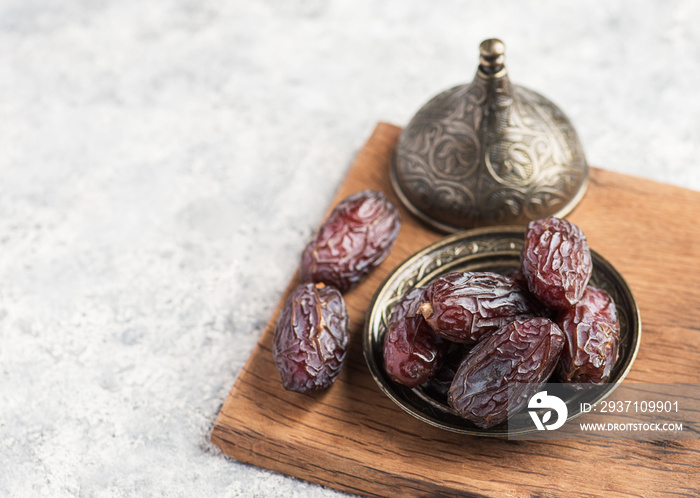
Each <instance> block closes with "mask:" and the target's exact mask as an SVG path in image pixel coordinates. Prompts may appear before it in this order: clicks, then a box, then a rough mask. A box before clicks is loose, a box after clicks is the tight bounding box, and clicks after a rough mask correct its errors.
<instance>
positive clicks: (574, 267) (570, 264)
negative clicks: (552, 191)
mask: <svg viewBox="0 0 700 498" xmlns="http://www.w3.org/2000/svg"><path fill="white" fill-rule="evenodd" d="M521 261H522V267H523V274H524V275H525V279H526V280H527V285H528V287H529V289H530V292H532V293H533V294H534V295H535V297H537V299H539V300H540V301H542V302H543V303H544V304H545V305H547V306H548V307H550V308H553V309H567V308H570V307H571V306H573V305H574V304H576V303H577V302H578V301H579V299H581V296H582V295H583V291H584V290H585V289H586V285H587V284H588V280H589V279H590V277H591V272H592V271H593V261H592V259H591V252H590V248H589V247H588V241H587V240H586V236H585V235H584V234H583V232H582V231H581V229H580V228H579V227H578V226H576V225H574V224H573V223H571V222H569V221H567V220H564V219H561V218H554V217H550V218H544V219H541V220H535V221H531V222H530V223H529V224H528V226H527V231H526V232H525V245H524V247H523V252H522V257H521Z"/></svg>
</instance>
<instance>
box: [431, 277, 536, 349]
mask: <svg viewBox="0 0 700 498" xmlns="http://www.w3.org/2000/svg"><path fill="white" fill-rule="evenodd" d="M423 301H424V302H423V304H421V306H420V308H419V311H420V313H421V314H422V315H423V316H424V317H425V319H426V321H427V322H428V323H429V324H430V326H431V327H432V328H433V330H434V331H435V333H436V334H438V335H439V336H441V337H444V338H445V339H447V340H449V341H452V342H459V343H463V344H476V343H477V342H479V341H480V340H481V339H482V338H483V337H485V336H487V335H488V334H490V333H491V332H494V331H496V330H498V329H499V328H501V327H502V326H504V325H506V324H507V323H509V322H512V321H513V320H516V319H518V318H530V317H533V316H535V315H537V314H539V313H540V312H541V311H542V307H541V305H540V304H539V303H538V302H537V301H536V300H534V299H532V298H531V297H530V296H529V295H528V293H526V292H525V291H523V289H522V288H521V287H520V286H519V285H518V284H517V283H516V282H515V281H514V280H513V279H511V278H508V277H505V276H503V275H499V274H497V273H490V272H453V273H448V274H446V275H443V276H442V277H439V278H437V279H435V280H433V281H432V282H431V283H430V284H428V286H427V287H426V288H425V291H424V293H423Z"/></svg>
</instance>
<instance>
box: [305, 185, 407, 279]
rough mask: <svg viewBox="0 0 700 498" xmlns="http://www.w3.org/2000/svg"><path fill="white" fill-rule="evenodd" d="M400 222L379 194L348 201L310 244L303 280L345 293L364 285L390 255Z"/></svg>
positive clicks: (367, 193)
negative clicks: (361, 283) (326, 285)
mask: <svg viewBox="0 0 700 498" xmlns="http://www.w3.org/2000/svg"><path fill="white" fill-rule="evenodd" d="M400 227H401V222H400V220H399V213H398V211H397V209H396V207H395V206H394V205H393V204H392V203H391V202H390V201H389V200H388V199H387V198H386V196H385V195H384V194H382V193H381V192H378V191H373V190H365V191H362V192H358V193H356V194H353V195H351V196H349V197H347V198H346V199H345V200H343V201H342V202H341V203H340V204H338V206H336V208H335V209H334V210H333V211H332V212H331V214H330V216H329V217H328V219H327V220H326V221H325V222H324V224H323V225H321V227H320V228H319V230H318V232H316V234H315V236H314V237H313V239H312V240H311V241H310V242H309V243H308V244H307V246H306V248H305V249H304V251H303V253H302V256H301V278H302V280H303V281H305V282H323V283H325V284H328V285H332V286H334V287H336V288H337V289H338V290H339V291H340V292H345V291H347V290H349V289H351V288H352V287H354V286H355V285H357V284H358V283H359V282H360V281H362V280H363V279H364V278H365V277H366V276H367V275H368V274H369V273H370V272H371V271H372V270H373V269H374V268H376V267H377V266H378V265H379V264H380V263H381V262H382V261H384V259H385V258H386V256H387V255H388V254H389V251H391V248H392V247H393V245H394V242H395V241H396V237H397V236H398V233H399V229H400Z"/></svg>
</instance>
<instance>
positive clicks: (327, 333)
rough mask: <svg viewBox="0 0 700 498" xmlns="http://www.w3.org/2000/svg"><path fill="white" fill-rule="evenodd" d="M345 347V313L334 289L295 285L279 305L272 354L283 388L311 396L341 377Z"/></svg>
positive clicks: (338, 294) (346, 320) (346, 336)
mask: <svg viewBox="0 0 700 498" xmlns="http://www.w3.org/2000/svg"><path fill="white" fill-rule="evenodd" d="M347 346H348V311H347V308H346V306H345V301H344V300H343V296H342V295H341V294H340V292H339V291H338V290H337V289H334V288H333V287H330V286H326V285H324V284H322V283H318V284H312V283H306V284H301V285H299V286H297V287H296V288H295V289H294V290H293V291H292V292H291V293H290V295H289V297H288V298H287V300H286V301H285V302H284V305H283V306H282V310H281V311H280V315H279V318H278V320H277V330H276V331H275V338H274V342H273V346H272V355H273V357H274V360H275V364H276V365H277V369H278V370H279V372H280V375H281V376H282V384H283V385H284V387H285V389H288V390H290V391H297V392H300V393H310V392H313V391H318V390H321V389H326V388H327V387H329V386H330V385H331V384H333V382H334V381H335V379H336V378H337V377H338V375H339V374H340V370H341V368H342V366H343V362H344V361H345V354H346V351H347Z"/></svg>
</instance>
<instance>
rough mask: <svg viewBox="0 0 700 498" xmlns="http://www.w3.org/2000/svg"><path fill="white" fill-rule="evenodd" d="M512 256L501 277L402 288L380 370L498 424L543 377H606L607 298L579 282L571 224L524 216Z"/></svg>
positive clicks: (609, 343) (585, 257)
mask: <svg viewBox="0 0 700 498" xmlns="http://www.w3.org/2000/svg"><path fill="white" fill-rule="evenodd" d="M520 262H521V267H520V268H519V269H518V270H517V271H515V272H514V273H513V274H511V275H500V274H497V273H491V272H454V273H448V274H445V275H443V276H441V277H439V278H437V279H435V280H433V281H432V282H430V283H429V284H428V285H427V286H426V287H424V288H415V289H412V290H411V291H409V292H408V293H407V294H406V295H404V296H403V298H402V299H401V300H400V302H398V303H397V305H396V306H395V308H394V309H393V311H392V313H391V316H390V317H389V321H388V326H387V331H386V333H385V336H384V349H383V353H384V367H385V370H386V372H387V374H388V375H389V377H390V378H391V379H392V380H394V381H395V382H398V383H401V384H403V385H405V386H407V387H410V388H413V387H416V386H419V385H421V384H424V385H425V388H426V389H427V390H429V391H432V392H434V393H437V394H438V395H440V396H443V397H446V399H447V403H448V404H449V405H450V406H451V407H452V408H453V409H454V410H455V411H456V412H457V413H458V414H459V415H460V416H461V417H463V418H465V419H467V420H469V421H471V422H472V423H474V424H475V425H477V426H478V427H481V428H489V427H493V426H495V425H497V424H500V423H502V422H504V421H505V420H506V419H507V418H508V416H509V414H513V413H516V412H518V411H519V410H520V409H521V408H523V406H524V405H525V403H527V401H528V399H529V398H530V397H531V396H532V395H534V394H535V393H537V392H538V391H539V390H540V389H541V387H542V386H543V385H544V384H545V383H546V382H547V381H559V382H564V383H572V384H576V385H583V384H589V383H592V384H601V383H605V382H607V381H608V379H609V378H610V373H611V370H612V368H613V366H614V365H615V362H616V361H617V357H618V347H619V341H620V326H619V322H618V318H617V313H616V310H615V303H614V302H613V300H612V298H611V296H610V295H609V294H608V293H607V292H606V291H605V290H603V289H599V288H595V287H593V286H591V285H588V282H589V279H590V277H591V272H592V269H593V265H592V259H591V254H590V248H589V246H588V242H587V240H586V237H585V235H584V234H583V232H582V231H581V229H580V228H579V227H578V226H576V225H574V224H573V223H571V222H569V221H567V220H564V219H560V218H554V217H550V218H545V219H541V220H536V221H532V222H530V224H529V225H528V226H527V230H526V233H525V240H524V247H523V251H522V254H521V258H520ZM520 391H522V392H520Z"/></svg>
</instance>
